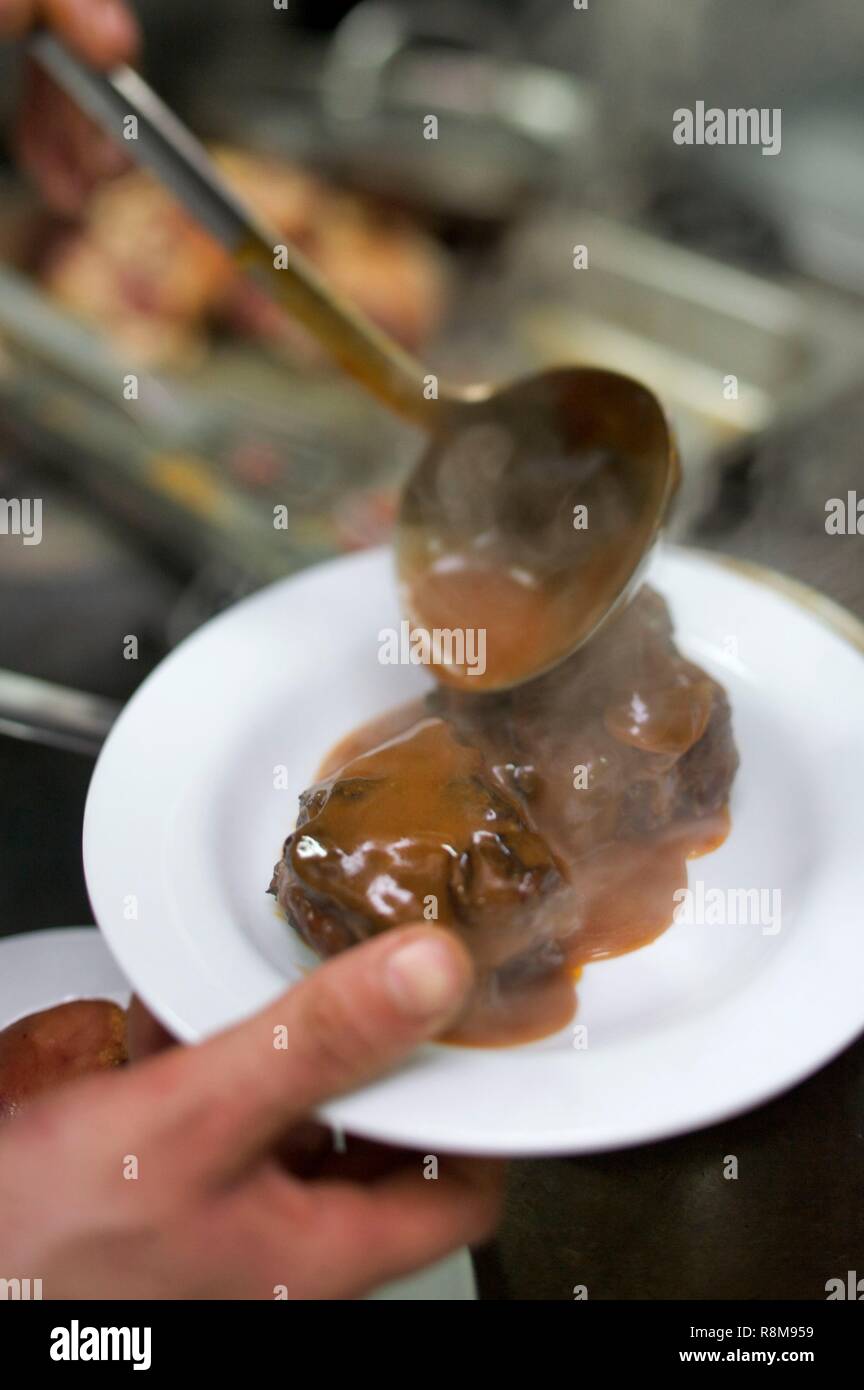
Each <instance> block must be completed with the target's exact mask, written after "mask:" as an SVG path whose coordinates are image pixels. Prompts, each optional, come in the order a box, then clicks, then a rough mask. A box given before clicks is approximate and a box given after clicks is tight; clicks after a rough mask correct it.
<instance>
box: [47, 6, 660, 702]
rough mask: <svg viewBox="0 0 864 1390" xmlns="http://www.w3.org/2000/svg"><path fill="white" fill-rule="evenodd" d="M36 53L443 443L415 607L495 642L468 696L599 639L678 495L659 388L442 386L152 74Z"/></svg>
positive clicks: (428, 479) (404, 561) (451, 670)
mask: <svg viewBox="0 0 864 1390" xmlns="http://www.w3.org/2000/svg"><path fill="white" fill-rule="evenodd" d="M29 47H30V51H31V53H32V55H33V57H34V58H35V59H36V60H37V62H39V63H40V64H41V66H42V67H43V68H45V69H46V71H47V72H49V73H50V75H51V76H52V77H53V78H54V80H55V81H56V82H57V83H58V84H59V85H60V86H61V87H62V88H64V89H65V91H66V92H67V93H68V94H69V95H70V96H71V97H72V98H73V99H74V100H75V101H76V102H77V103H78V105H79V106H81V107H82V109H83V110H85V111H86V112H87V113H88V114H89V115H90V116H91V117H92V118H93V119H94V120H95V121H96V122H97V123H98V124H99V125H100V126H101V127H102V128H103V129H104V130H105V131H106V132H107V133H108V134H110V135H111V136H113V137H114V138H115V139H116V140H117V141H118V143H119V144H120V145H121V146H122V147H123V148H124V149H125V150H127V151H128V152H129V153H130V154H131V155H132V157H133V158H135V159H136V161H137V162H138V163H140V164H143V165H147V166H149V167H150V168H151V169H152V170H153V171H154V172H155V173H156V175H157V176H158V177H159V178H160V180H161V181H162V182H163V183H164V184H165V185H166V186H167V187H168V188H169V189H170V190H171V191H172V192H173V193H174V194H175V196H176V197H178V199H179V200H180V201H181V203H182V204H183V205H184V206H185V207H186V209H187V210H188V211H189V212H190V213H191V215H192V216H193V217H194V218H195V219H196V221H197V222H199V223H200V224H201V225H202V226H203V227H205V228H206V229H207V230H208V231H210V232H211V233H212V235H214V236H215V237H216V238H217V239H218V240H219V241H220V242H221V243H222V245H223V246H225V247H226V248H227V250H228V251H229V252H230V253H231V255H232V257H233V259H234V261H235V262H236V264H237V265H238V267H239V268H240V269H241V270H243V271H244V272H245V273H246V274H247V275H248V276H250V278H252V279H253V280H254V281H255V282H256V283H257V284H259V285H260V286H262V287H263V288H264V290H265V291H266V293H267V294H268V295H269V296H270V297H271V298H272V299H274V300H275V301H276V302H277V303H278V304H279V305H280V306H281V307H282V308H283V309H284V310H285V311H286V312H287V313H288V314H290V315H292V316H293V317H294V318H296V319H298V320H299V321H300V322H301V323H302V324H303V325H304V327H305V328H306V329H307V330H308V331H309V332H310V333H311V334H312V335H313V336H314V337H315V338H316V339H317V340H318V341H319V342H320V343H321V344H322V345H323V346H324V347H325V348H326V349H327V350H328V351H329V352H330V353H331V354H332V356H333V357H334V358H335V359H336V361H337V362H338V363H339V364H340V365H341V366H342V367H343V368H344V369H345V370H346V371H347V372H348V373H350V375H351V376H352V377H353V378H354V379H355V380H356V381H358V382H359V383H360V384H361V385H362V386H364V387H365V388H366V389H367V390H368V391H370V392H371V393H372V394H373V395H375V396H376V397H377V398H378V399H379V400H380V401H381V402H382V403H383V404H384V405H386V406H388V407H389V408H390V409H392V410H394V411H396V412H397V413H398V414H400V415H402V416H403V417H405V418H406V419H408V420H410V421H411V422H413V423H414V424H416V425H419V426H421V427H422V428H423V429H424V430H425V431H426V432H427V433H428V435H429V442H428V445H427V448H426V451H425V454H424V455H423V457H422V459H421V461H420V463H419V465H418V467H417V468H416V469H415V471H414V472H413V474H412V475H411V477H410V478H409V479H408V481H407V484H406V486H405V489H404V492H403V496H402V501H401V508H400V515H399V523H398V527H397V535H396V554H397V565H398V569H399V574H400V579H401V581H402V595H403V605H404V607H406V608H407V610H408V612H409V615H410V617H411V618H412V620H414V622H415V624H417V625H418V626H420V627H421V628H422V627H423V626H424V624H427V623H428V622H429V619H430V617H433V618H435V619H438V618H440V619H441V622H440V624H439V623H438V622H437V621H436V622H434V623H433V624H432V626H434V628H435V630H436V631H437V630H438V628H439V627H440V628H441V629H442V630H446V631H451V634H452V630H454V629H458V628H460V626H464V625H465V623H466V621H469V622H470V625H471V626H475V627H478V628H480V629H482V631H483V633H484V636H488V637H489V638H490V643H489V647H490V648H491V651H487V653H486V655H487V657H490V656H491V662H489V661H487V664H486V667H485V670H484V671H480V670H479V669H478V666H479V663H477V664H475V666H474V668H471V667H469V666H468V665H466V663H465V661H464V660H463V661H462V662H461V663H460V662H459V661H458V660H451V661H449V662H447V661H445V662H444V663H443V665H441V666H440V667H439V670H438V672H437V674H439V675H440V676H441V677H442V678H443V679H446V680H449V681H450V682H451V683H455V684H458V685H462V686H463V687H464V688H466V689H473V690H480V689H483V690H490V689H492V690H494V689H502V688H506V687H508V686H512V685H517V684H520V683H522V682H524V681H526V680H528V679H530V678H531V677H533V676H535V675H537V674H539V673H540V672H542V671H545V670H546V669H548V668H549V667H551V666H553V665H555V664H556V663H557V662H558V661H560V660H561V659H563V658H564V657H565V656H566V655H568V653H570V652H572V651H574V650H576V649H577V648H578V647H580V646H581V645H582V644H583V643H584V642H585V641H587V639H588V638H589V637H590V636H591V634H592V633H593V632H594V631H595V630H596V629H597V627H598V626H599V625H600V624H601V623H602V622H603V621H604V620H605V618H606V617H608V615H609V614H610V613H611V612H612V611H613V610H614V609H615V608H616V607H617V606H618V604H619V603H621V602H622V601H623V600H624V599H625V598H626V596H627V595H628V594H629V593H630V592H631V590H632V588H633V586H634V584H635V583H636V580H637V578H638V574H639V571H640V569H641V565H642V562H643V560H644V558H645V556H646V554H647V552H648V551H649V549H650V547H651V544H652V542H653V540H654V538H655V537H656V535H657V532H658V530H659V527H660V525H661V522H662V519H663V516H664V513H665V510H666V507H667V504H668V502H669V499H670V497H671V495H672V493H673V491H674V489H675V487H676V485H677V481H678V466H677V460H676V456H675V450H674V445H673V442H672V438H671V435H670V432H669V428H668V425H667V423H666V420H665V417H664V415H663V412H662V410H661V408H660V405H659V403H658V402H657V400H656V398H655V396H654V395H653V394H652V392H650V391H649V390H648V389H647V388H646V387H644V386H642V385H640V384H639V383H638V382H636V381H634V380H632V379H631V378H629V377H625V376H621V375H619V374H617V373H615V372H609V371H603V370H600V369H598V368H594V367H562V368H557V369H554V370H549V371H544V372H541V373H539V374H538V375H536V376H532V377H528V378H525V379H524V380H520V381H517V382H515V383H511V384H508V385H504V386H499V387H496V386H491V385H485V384H484V385H475V386H464V387H456V386H451V385H448V384H446V383H444V382H441V381H439V380H438V379H437V378H436V377H435V376H434V374H432V373H428V372H426V371H425V370H424V368H423V367H422V366H421V365H420V364H419V363H418V362H416V361H415V360H414V359H413V358H412V357H411V356H410V355H409V354H408V353H406V352H405V351H403V349H402V348H401V347H399V346H398V345H397V344H396V343H395V342H393V340H392V339H390V338H389V337H388V336H387V335H386V334H385V333H383V332H382V331H381V330H380V329H379V328H377V327H376V326H375V325H374V324H372V323H370V322H369V320H367V319H366V318H365V317H364V316H363V315H362V314H361V313H359V312H358V311H357V310H356V309H354V308H353V307H352V306H350V305H348V304H346V303H345V302H343V301H342V300H340V299H339V298H338V297H337V296H336V295H335V294H334V293H333V292H332V291H331V290H330V289H329V287H328V286H327V285H326V284H325V283H324V281H323V280H322V279H321V277H320V276H319V275H318V274H317V272H316V271H315V270H314V269H313V268H312V266H310V265H309V263H308V262H307V261H306V260H305V259H304V258H303V257H302V256H301V255H300V253H299V252H297V251H296V250H295V249H294V248H293V247H291V246H286V245H285V244H284V243H283V241H282V239H281V238H280V237H279V236H278V235H277V234H274V233H273V232H272V231H270V230H269V229H268V228H266V227H265V226H263V225H262V224H261V223H260V222H259V221H258V219H257V218H256V217H255V216H254V214H252V213H251V212H250V211H249V210H248V209H247V208H245V207H244V206H243V204H242V203H241V202H240V201H239V200H238V199H237V198H236V197H235V195H234V194H233V192H231V190H230V189H229V188H228V187H227V185H226V184H225V183H224V181H223V179H222V177H221V175H220V173H219V172H218V170H217V169H216V167H215V165H214V164H213V162H212V161H211V159H210V158H209V156H208V155H207V153H206V151H205V150H204V149H203V147H202V146H201V145H200V144H199V142H198V141H197V140H196V139H195V138H194V137H193V136H192V135H191V134H190V132H189V131H188V130H187V129H186V128H185V126H184V125H183V124H182V123H181V122H180V121H179V120H178V119H177V117H176V116H175V115H174V114H173V112H171V111H170V110H169V109H168V108H167V107H166V106H165V105H164V103H163V102H162V101H161V100H160V99H159V98H158V97H157V96H156V95H155V93H154V92H153V91H152V90H151V89H150V88H149V87H148V86H147V84H146V83H145V82H143V81H142V79H141V78H140V77H139V76H138V74H137V73H135V72H133V71H132V69H130V68H128V67H125V66H122V67H118V68H116V69H115V70H114V71H113V72H111V73H108V74H102V73H96V72H93V71H92V70H91V69H89V68H88V67H87V66H86V65H85V64H84V63H82V62H81V61H80V60H79V59H78V58H77V57H75V56H74V55H73V54H71V53H70V52H69V51H68V50H67V49H66V48H65V47H64V46H63V45H62V44H61V43H60V41H59V40H58V39H57V38H56V37H54V36H53V35H52V34H48V33H44V32H43V33H38V34H37V35H35V36H34V37H33V38H32V39H31V40H30V44H29ZM132 118H134V119H132ZM130 134H131V135H132V136H133V138H130ZM418 157H420V156H419V155H418ZM580 509H582V510H580ZM496 643H497V646H496Z"/></svg>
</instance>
